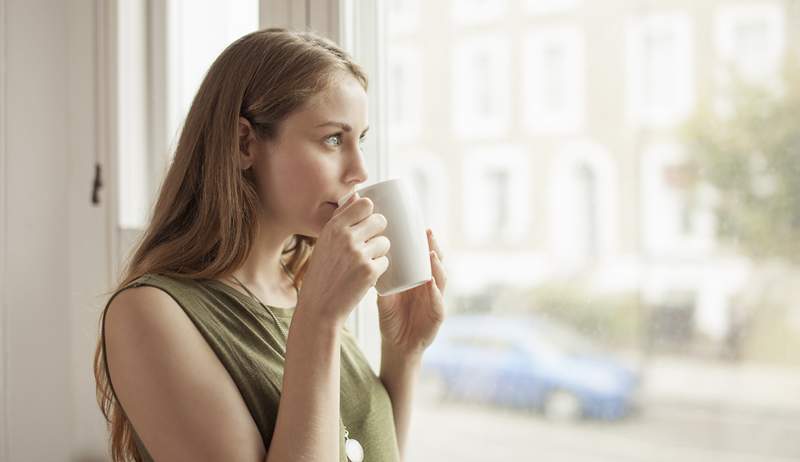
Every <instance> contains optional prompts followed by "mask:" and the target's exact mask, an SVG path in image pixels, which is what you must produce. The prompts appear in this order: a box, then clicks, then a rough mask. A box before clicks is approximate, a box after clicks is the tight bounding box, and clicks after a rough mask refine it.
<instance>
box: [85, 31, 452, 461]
mask: <svg viewBox="0 0 800 462" xmlns="http://www.w3.org/2000/svg"><path fill="white" fill-rule="evenodd" d="M366 90H367V78H366V76H365V75H364V72H363V71H362V69H361V68H360V67H359V66H358V65H356V64H355V63H353V62H352V60H351V59H350V58H349V56H347V55H346V54H345V53H344V52H343V51H342V50H340V49H339V48H338V47H337V46H336V45H335V44H334V43H332V42H330V41H328V40H326V39H323V38H321V37H318V36H315V35H313V34H309V33H295V32H288V31H285V30H282V29H267V30H262V31H258V32H254V33H251V34H248V35H246V36H244V37H242V38H240V39H239V40H237V41H236V42H234V43H233V44H231V45H230V46H229V47H228V48H227V49H225V50H224V51H223V52H222V54H221V55H220V56H219V57H218V58H217V59H216V61H215V62H214V63H213V64H212V66H211V68H210V69H209V71H208V74H207V75H206V77H205V79H204V80H203V83H202V84H201V86H200V89H199V90H198V93H197V95H196V96H195V99H194V101H193V103H192V106H191V108H190V110H189V113H188V115H187V117H186V121H185V124H184V127H183V130H182V132H181V136H180V139H179V141H178V146H177V149H176V152H175V158H174V161H173V162H172V164H171V165H170V168H169V171H168V172H167V176H166V177H165V179H164V183H163V185H162V187H161V190H160V193H159V196H158V200H157V202H156V205H155V208H154V210H153V215H152V219H151V221H150V224H149V226H148V228H147V230H146V232H145V233H144V236H143V238H142V240H141V241H140V243H139V244H138V247H137V248H136V251H135V252H134V253H133V255H132V258H131V260H130V261H129V262H128V264H127V267H126V270H125V273H124V276H123V280H122V281H121V282H120V284H119V285H118V287H117V288H116V290H115V291H114V292H113V293H112V294H111V296H110V298H109V301H108V303H107V304H106V307H105V309H104V311H103V316H102V317H101V320H100V323H101V328H100V338H99V341H98V346H97V350H96V354H95V378H96V380H97V390H98V401H99V403H100V406H101V409H102V411H103V414H104V415H105V417H106V419H107V420H108V422H109V425H110V429H111V447H112V451H111V452H112V457H113V460H114V461H122V460H130V459H134V460H145V461H147V460H165V461H167V460H168V461H184V460H186V461H189V460H191V461H202V460H208V461H211V460H215V461H216V460H226V461H252V462H256V461H265V460H266V461H292V460H314V461H346V460H359V459H362V458H363V459H364V460H368V461H370V462H378V461H396V460H400V459H401V455H402V452H403V451H402V450H403V448H404V443H405V439H406V435H407V432H408V428H409V420H410V415H409V414H410V409H411V399H412V391H413V387H414V381H415V378H416V374H417V371H418V368H419V364H420V360H421V356H422V353H423V351H424V349H425V348H426V347H427V346H428V345H430V344H431V342H432V341H433V339H434V337H435V335H436V333H437V331H438V328H439V326H440V325H441V323H442V322H443V318H444V306H443V292H444V288H445V284H446V275H445V271H444V268H443V266H442V263H441V261H440V260H439V256H437V252H438V250H439V249H438V246H437V244H436V241H435V239H434V238H433V236H432V232H431V230H428V242H429V247H430V249H431V250H432V252H431V263H432V268H433V274H434V280H432V281H430V282H429V283H427V284H424V285H422V286H418V287H416V288H413V289H410V290H407V291H405V292H402V293H399V294H394V295H391V296H386V297H379V299H378V309H379V321H380V322H379V325H380V330H381V339H382V351H381V367H380V374H379V376H376V375H375V373H374V372H373V371H372V370H371V369H370V366H369V363H368V362H367V360H366V358H365V357H364V355H363V354H362V352H361V351H360V350H359V348H358V345H357V343H356V340H355V338H354V337H353V335H352V333H351V332H350V331H349V330H348V329H347V328H346V326H345V321H346V319H347V317H348V315H349V314H350V313H351V311H352V310H353V309H354V307H355V306H356V305H357V303H358V302H359V301H360V300H361V299H362V297H363V296H364V295H365V293H366V291H367V290H368V289H369V288H370V287H372V286H373V285H374V284H375V282H376V280H377V278H378V277H379V276H380V275H381V274H382V273H383V272H384V271H385V270H386V268H387V266H388V259H387V257H386V253H387V250H388V249H389V246H390V242H389V241H388V239H387V238H386V237H385V236H382V235H381V234H380V233H381V232H382V231H383V230H384V229H385V226H386V219H385V217H383V216H382V215H380V214H378V213H373V208H372V202H371V201H370V200H369V199H368V198H361V197H359V196H358V195H357V194H354V195H352V197H351V198H350V199H349V200H348V202H347V203H345V204H343V205H342V206H341V207H337V204H336V203H335V202H336V201H337V199H338V198H340V197H342V196H344V195H345V194H347V193H348V192H349V191H352V190H353V189H354V188H355V187H356V185H358V184H359V183H363V182H365V181H366V180H367V171H366V168H365V165H364V160H363V158H362V156H361V151H360V143H361V142H362V141H363V139H364V136H365V134H366V131H367V95H366Z"/></svg>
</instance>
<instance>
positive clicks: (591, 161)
mask: <svg viewBox="0 0 800 462" xmlns="http://www.w3.org/2000/svg"><path fill="white" fill-rule="evenodd" d="M549 183H550V188H549V190H548V195H549V201H550V213H549V220H548V222H549V223H550V247H551V251H552V254H553V261H552V262H551V264H552V265H553V267H561V268H562V269H563V270H565V271H569V270H577V269H580V268H585V267H586V266H588V265H592V264H596V263H597V259H600V258H605V257H608V256H609V255H613V252H614V246H615V242H614V241H615V235H616V225H615V222H614V220H612V219H610V217H613V216H615V215H616V213H617V210H616V204H617V201H618V196H617V191H616V189H617V187H618V184H619V180H618V178H617V174H616V167H615V165H614V160H613V159H612V158H611V156H610V154H609V153H608V152H607V151H606V150H605V149H603V148H602V146H600V145H598V144H597V143H595V142H592V141H589V140H581V141H574V142H570V143H565V144H564V145H563V147H562V149H561V150H560V151H558V153H557V154H556V155H555V157H554V158H553V167H552V169H551V170H550V175H549Z"/></svg>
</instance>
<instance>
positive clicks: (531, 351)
mask: <svg viewBox="0 0 800 462" xmlns="http://www.w3.org/2000/svg"><path fill="white" fill-rule="evenodd" d="M421 374H422V378H423V380H425V381H426V383H428V384H430V383H436V384H438V388H439V391H438V393H439V394H440V396H441V397H442V398H447V399H451V398H454V399H461V400H472V401H485V402H490V403H494V404H497V405H502V406H506V407H514V408H525V409H534V410H538V411H541V412H543V413H544V414H545V415H547V416H548V417H551V418H558V419H573V418H579V417H587V418H597V419H607V420H613V419H619V418H621V417H624V416H626V415H628V414H630V413H631V412H632V411H633V410H635V409H636V408H637V406H638V398H637V397H638V394H639V393H638V389H639V384H640V379H639V374H638V373H637V372H635V371H634V369H633V368H632V367H629V366H626V365H624V364H623V362H622V361H621V360H619V359H618V358H616V357H614V356H613V355H611V354H610V353H606V352H603V351H602V350H601V349H600V348H598V347H597V346H595V345H593V344H592V343H591V342H589V341H588V340H587V339H586V338H584V337H582V336H581V335H579V334H578V333H577V332H575V331H573V330H571V329H568V328H567V327H566V326H564V325H561V324H558V323H556V322H553V321H551V320H548V319H545V318H543V317H541V316H536V317H532V316H531V317H528V316H526V317H502V316H495V315H452V316H449V317H448V318H447V319H446V320H445V322H444V324H443V325H442V327H441V328H440V331H439V334H438V335H437V337H436V340H435V341H434V343H433V344H432V345H431V346H430V347H429V348H428V350H427V351H426V352H425V354H424V356H423V360H422V371H421Z"/></svg>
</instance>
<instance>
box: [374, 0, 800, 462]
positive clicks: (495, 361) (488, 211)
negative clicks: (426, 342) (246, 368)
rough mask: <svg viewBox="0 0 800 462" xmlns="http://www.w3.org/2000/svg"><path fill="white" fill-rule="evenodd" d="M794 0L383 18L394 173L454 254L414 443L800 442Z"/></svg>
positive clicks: (659, 453)
mask: <svg viewBox="0 0 800 462" xmlns="http://www.w3.org/2000/svg"><path fill="white" fill-rule="evenodd" d="M390 3H393V2H390ZM784 4H785V3H784V2H779V1H775V2H771V1H770V2H741V1H739V0H715V1H714V2H711V3H710V4H709V3H708V2H684V1H678V0H655V1H650V2H584V1H575V0H567V1H565V0H558V1H554V0H548V1H541V0H531V1H523V2H506V1H502V2H480V1H471V0H470V1H458V0H453V1H451V2H419V1H413V2H412V1H406V2H398V4H396V5H394V6H393V7H391V8H388V9H387V10H386V11H385V14H386V22H387V28H386V29H387V31H388V34H387V37H386V44H387V49H386V50H385V51H386V55H387V56H388V60H387V62H388V68H387V72H386V73H385V76H386V77H385V78H386V80H385V81H384V82H380V84H381V85H382V86H383V91H385V92H387V96H388V98H386V99H385V101H387V104H388V106H389V107H388V108H387V114H389V122H388V123H387V126H386V127H385V128H386V129H387V130H389V137H388V139H389V143H388V156H391V159H390V161H389V165H392V166H394V167H395V168H396V169H397V171H396V172H392V174H393V175H398V176H403V175H405V176H408V177H409V178H411V179H412V180H413V183H412V184H413V185H414V186H415V188H416V189H417V194H418V196H419V197H422V198H424V200H423V204H422V206H423V209H424V211H425V217H426V220H427V224H428V225H429V226H430V227H432V228H433V230H434V232H435V233H436V234H437V236H438V240H439V241H440V243H441V245H442V247H443V253H444V254H445V261H444V264H445V266H446V268H447V271H448V285H447V293H446V306H447V309H448V313H447V317H446V319H445V322H444V324H443V326H442V328H441V330H440V331H439V334H438V336H437V338H436V340H435V342H434V343H433V345H431V347H430V348H429V349H428V350H427V351H426V352H425V356H424V359H423V367H422V373H421V376H420V382H419V385H420V389H419V392H418V393H417V400H416V401H415V403H414V406H415V409H414V413H413V417H412V419H413V422H412V424H411V433H412V434H411V435H410V437H409V439H408V448H407V449H408V454H407V456H406V458H407V459H408V460H414V461H420V462H427V461H440V460H459V461H466V462H469V461H485V460H540V459H541V460H556V461H597V460H631V461H633V460H637V461H654V460H663V461H672V460H688V461H706V460H710V458H712V457H713V458H717V457H718V458H721V459H729V460H752V461H778V460H791V459H796V458H800V445H798V444H797V443H796V435H797V434H800V399H799V398H798V397H799V396H800V395H799V394H798V390H800V304H798V302H797V300H800V289H798V287H800V246H799V245H798V244H797V243H798V242H800V181H799V180H798V178H800V170H798V169H799V168H800V128H798V124H797V122H796V121H797V120H798V118H800V66H799V65H797V63H794V64H793V63H792V61H791V60H789V59H788V56H791V55H794V56H800V45H798V44H797V43H796V40H797V35H796V31H795V32H794V34H795V35H791V34H792V31H791V28H790V27H788V26H786V24H797V23H798V21H800V16H799V15H800V9H797V8H794V9H792V8H786V9H784V8H783V5H784ZM710 5H712V6H710ZM793 40H794V41H793ZM740 77H743V78H740ZM719 108H727V110H725V111H720V110H719Z"/></svg>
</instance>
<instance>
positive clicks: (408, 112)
mask: <svg viewBox="0 0 800 462" xmlns="http://www.w3.org/2000/svg"><path fill="white" fill-rule="evenodd" d="M388 61H389V65H388V77H389V79H390V81H391V83H392V85H391V86H390V87H389V94H388V97H389V128H390V130H389V135H390V136H391V138H392V142H393V143H399V144H403V143H409V142H412V141H413V140H415V139H416V138H417V137H418V136H419V132H420V119H421V116H422V114H421V110H420V109H421V101H420V99H421V97H422V82H421V74H420V72H421V65H420V56H419V51H418V50H417V49H415V48H411V47H394V48H392V49H391V50H390V53H389V58H388Z"/></svg>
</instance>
